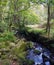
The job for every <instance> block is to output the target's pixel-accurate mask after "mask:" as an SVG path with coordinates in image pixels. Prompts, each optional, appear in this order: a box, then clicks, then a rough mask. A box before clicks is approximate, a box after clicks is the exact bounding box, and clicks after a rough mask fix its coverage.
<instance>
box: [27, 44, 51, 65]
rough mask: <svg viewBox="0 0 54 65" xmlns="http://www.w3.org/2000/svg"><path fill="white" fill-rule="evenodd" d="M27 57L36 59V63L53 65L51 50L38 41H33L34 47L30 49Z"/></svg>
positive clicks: (36, 64)
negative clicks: (51, 62)
mask: <svg viewBox="0 0 54 65" xmlns="http://www.w3.org/2000/svg"><path fill="white" fill-rule="evenodd" d="M28 52H29V53H28V56H27V58H28V59H29V60H33V61H34V65H51V64H50V60H49V59H50V55H51V53H50V51H49V50H48V49H46V48H44V47H42V46H41V45H39V44H38V43H33V48H32V49H30V50H29V51H28Z"/></svg>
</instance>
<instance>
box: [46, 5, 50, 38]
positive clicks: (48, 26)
mask: <svg viewBox="0 0 54 65" xmlns="http://www.w3.org/2000/svg"><path fill="white" fill-rule="evenodd" d="M46 32H47V35H48V38H49V37H50V4H48V18H47V26H46Z"/></svg>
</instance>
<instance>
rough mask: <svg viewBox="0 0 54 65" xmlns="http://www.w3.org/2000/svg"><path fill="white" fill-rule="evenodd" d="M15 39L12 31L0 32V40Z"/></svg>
mask: <svg viewBox="0 0 54 65" xmlns="http://www.w3.org/2000/svg"><path fill="white" fill-rule="evenodd" d="M14 40H16V38H15V36H14V34H13V33H12V32H9V31H8V32H4V33H2V34H0V42H3V41H14Z"/></svg>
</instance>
